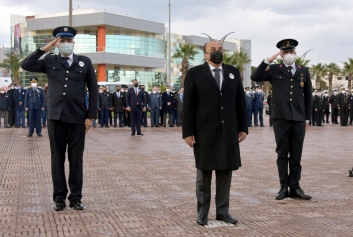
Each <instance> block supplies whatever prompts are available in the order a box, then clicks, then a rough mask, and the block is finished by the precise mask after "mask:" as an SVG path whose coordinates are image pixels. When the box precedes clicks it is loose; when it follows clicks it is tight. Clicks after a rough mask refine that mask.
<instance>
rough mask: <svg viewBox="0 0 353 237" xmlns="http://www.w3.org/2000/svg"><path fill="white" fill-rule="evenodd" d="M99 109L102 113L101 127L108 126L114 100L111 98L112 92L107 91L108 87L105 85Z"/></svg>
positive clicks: (100, 96)
mask: <svg viewBox="0 0 353 237" xmlns="http://www.w3.org/2000/svg"><path fill="white" fill-rule="evenodd" d="M98 110H99V112H100V114H101V117H100V118H101V121H100V124H101V128H102V127H104V126H105V127H107V128H108V127H109V125H108V122H109V113H111V110H112V100H111V94H110V93H109V92H108V91H107V87H103V93H100V94H99V97H98Z"/></svg>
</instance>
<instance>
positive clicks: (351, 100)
mask: <svg viewBox="0 0 353 237" xmlns="http://www.w3.org/2000/svg"><path fill="white" fill-rule="evenodd" d="M348 109H349V114H350V117H349V125H352V122H353V89H352V90H351V94H350V95H348Z"/></svg>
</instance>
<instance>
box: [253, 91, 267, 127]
mask: <svg viewBox="0 0 353 237" xmlns="http://www.w3.org/2000/svg"><path fill="white" fill-rule="evenodd" d="M264 99H265V95H264V93H262V90H261V88H260V87H259V86H257V90H256V92H255V94H254V99H253V108H254V124H255V127H258V126H259V123H258V119H259V120H260V126H261V127H265V126H264V119H263V113H264Z"/></svg>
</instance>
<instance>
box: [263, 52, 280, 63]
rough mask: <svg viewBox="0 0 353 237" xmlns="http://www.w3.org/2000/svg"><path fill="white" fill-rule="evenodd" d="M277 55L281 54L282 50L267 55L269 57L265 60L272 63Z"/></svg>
mask: <svg viewBox="0 0 353 237" xmlns="http://www.w3.org/2000/svg"><path fill="white" fill-rule="evenodd" d="M279 55H280V56H282V51H279V52H278V53H276V54H275V55H273V56H271V57H269V58H268V59H267V61H268V62H269V63H272V62H273V60H275V59H276V58H277V57H278V56H279Z"/></svg>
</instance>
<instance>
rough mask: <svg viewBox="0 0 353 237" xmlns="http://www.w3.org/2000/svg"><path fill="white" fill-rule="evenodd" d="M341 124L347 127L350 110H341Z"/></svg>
mask: <svg viewBox="0 0 353 237" xmlns="http://www.w3.org/2000/svg"><path fill="white" fill-rule="evenodd" d="M340 122H341V125H347V123H348V108H340Z"/></svg>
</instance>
